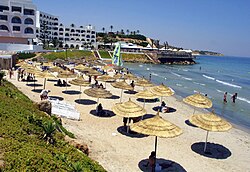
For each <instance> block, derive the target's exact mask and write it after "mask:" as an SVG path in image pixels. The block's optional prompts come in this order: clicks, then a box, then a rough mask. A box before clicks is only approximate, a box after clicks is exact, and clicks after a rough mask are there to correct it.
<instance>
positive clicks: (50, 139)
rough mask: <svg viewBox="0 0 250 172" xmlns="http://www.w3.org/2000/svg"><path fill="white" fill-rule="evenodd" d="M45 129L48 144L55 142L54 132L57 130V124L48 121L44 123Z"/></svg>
mask: <svg viewBox="0 0 250 172" xmlns="http://www.w3.org/2000/svg"><path fill="white" fill-rule="evenodd" d="M43 130H44V133H45V134H44V136H43V138H44V139H45V140H46V141H47V144H48V143H51V144H53V143H54V138H53V133H54V132H55V130H56V128H55V125H54V124H53V123H52V122H51V121H48V122H46V123H44V124H43Z"/></svg>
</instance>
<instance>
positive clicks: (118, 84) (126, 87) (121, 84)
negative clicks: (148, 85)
mask: <svg viewBox="0 0 250 172" xmlns="http://www.w3.org/2000/svg"><path fill="white" fill-rule="evenodd" d="M111 85H112V86H113V87H115V88H119V89H121V98H120V102H121V101H122V92H123V90H133V89H134V88H133V87H132V86H131V85H129V84H127V83H126V82H125V81H120V82H114V83H112V84H111Z"/></svg>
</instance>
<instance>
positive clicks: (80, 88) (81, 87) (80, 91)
mask: <svg viewBox="0 0 250 172" xmlns="http://www.w3.org/2000/svg"><path fill="white" fill-rule="evenodd" d="M81 94H82V86H81V85H80V96H79V100H80V99H81Z"/></svg>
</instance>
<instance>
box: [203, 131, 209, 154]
mask: <svg viewBox="0 0 250 172" xmlns="http://www.w3.org/2000/svg"><path fill="white" fill-rule="evenodd" d="M208 132H209V131H207V136H206V142H205V146H204V153H205V152H206V149H207V138H208Z"/></svg>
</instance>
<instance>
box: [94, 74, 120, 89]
mask: <svg viewBox="0 0 250 172" xmlns="http://www.w3.org/2000/svg"><path fill="white" fill-rule="evenodd" d="M96 80H97V81H103V82H105V88H106V82H113V81H115V78H113V77H112V76H109V75H102V76H100V77H98V78H96Z"/></svg>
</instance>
